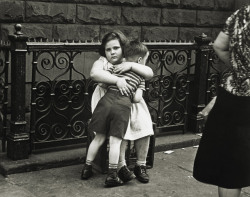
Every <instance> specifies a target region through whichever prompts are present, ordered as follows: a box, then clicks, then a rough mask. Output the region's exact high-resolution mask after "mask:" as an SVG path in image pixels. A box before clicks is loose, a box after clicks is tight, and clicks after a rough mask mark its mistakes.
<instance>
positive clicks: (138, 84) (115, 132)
mask: <svg viewBox="0 0 250 197" xmlns="http://www.w3.org/2000/svg"><path fill="white" fill-rule="evenodd" d="M113 41H114V42H115V41H116V40H113ZM108 44H110V46H109V45H108ZM108 44H107V46H106V49H105V53H106V56H107V57H108V56H109V55H111V51H112V50H113V49H112V47H113V46H115V43H112V42H111V43H108ZM109 53H110V54H109ZM123 53H124V57H125V59H126V61H130V62H136V63H139V64H142V65H145V63H146V61H147V58H148V55H149V51H148V49H147V47H146V46H145V45H143V44H142V43H141V42H138V41H129V42H128V43H126V45H125V47H124V50H123ZM114 58H116V57H114ZM114 69H115V65H114V66H112V67H110V68H109V69H108V72H110V73H111V74H114V72H113V70H114ZM115 75H117V74H115ZM119 77H122V78H124V79H126V81H127V83H128V84H129V85H130V86H131V87H132V89H131V90H132V91H131V94H130V95H125V94H124V95H122V94H121V92H120V91H119V90H120V83H119V81H117V83H116V85H108V86H107V93H106V94H105V95H104V96H103V97H102V98H101V100H100V101H99V102H98V104H97V106H96V108H95V110H94V112H93V116H92V119H91V122H90V124H89V131H93V132H96V136H95V138H94V139H93V141H92V142H91V144H90V146H89V149H88V153H87V157H86V163H85V165H84V167H83V170H82V179H88V178H89V177H91V176H92V175H93V172H92V166H91V164H92V161H93V160H94V158H95V157H96V154H97V152H98V150H99V149H100V147H101V145H102V144H103V143H104V141H105V140H106V138H107V137H108V136H109V143H110V150H109V169H108V174H107V178H106V180H105V185H106V186H107V187H114V186H119V185H122V184H123V181H122V180H121V179H120V178H119V176H118V174H117V167H118V162H119V155H120V145H121V142H122V139H123V137H124V135H125V132H126V130H127V127H128V123H129V118H130V113H131V107H132V103H136V102H139V101H140V100H141V99H142V96H143V90H145V80H144V78H143V77H142V76H140V75H138V74H136V73H135V72H133V67H131V70H129V71H127V72H124V73H122V74H119Z"/></svg>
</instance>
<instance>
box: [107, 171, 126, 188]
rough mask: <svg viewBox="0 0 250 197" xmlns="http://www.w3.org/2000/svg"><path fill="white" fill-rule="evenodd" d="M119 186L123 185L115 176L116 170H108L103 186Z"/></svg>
mask: <svg viewBox="0 0 250 197" xmlns="http://www.w3.org/2000/svg"><path fill="white" fill-rule="evenodd" d="M121 185H123V182H122V180H121V179H120V178H119V177H118V175H117V169H109V171H108V175H107V178H106V180H105V186H106V187H116V186H121Z"/></svg>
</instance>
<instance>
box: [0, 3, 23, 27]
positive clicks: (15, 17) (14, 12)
mask: <svg viewBox="0 0 250 197" xmlns="http://www.w3.org/2000/svg"><path fill="white" fill-rule="evenodd" d="M24 6H25V5H24V1H12V0H11V1H9V0H2V1H0V22H23V21H24V10H25V9H24Z"/></svg>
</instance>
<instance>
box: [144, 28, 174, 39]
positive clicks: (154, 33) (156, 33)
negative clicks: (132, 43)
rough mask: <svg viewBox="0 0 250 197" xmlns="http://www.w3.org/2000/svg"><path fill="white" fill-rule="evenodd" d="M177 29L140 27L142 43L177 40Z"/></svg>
mask: <svg viewBox="0 0 250 197" xmlns="http://www.w3.org/2000/svg"><path fill="white" fill-rule="evenodd" d="M177 39H178V27H157V26H154V27H142V41H143V40H145V41H150V40H152V41H163V40H177Z"/></svg>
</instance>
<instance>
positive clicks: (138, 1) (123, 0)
mask: <svg viewBox="0 0 250 197" xmlns="http://www.w3.org/2000/svg"><path fill="white" fill-rule="evenodd" d="M105 2H106V4H109V5H130V6H141V5H143V0H102V1H101V3H105Z"/></svg>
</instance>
